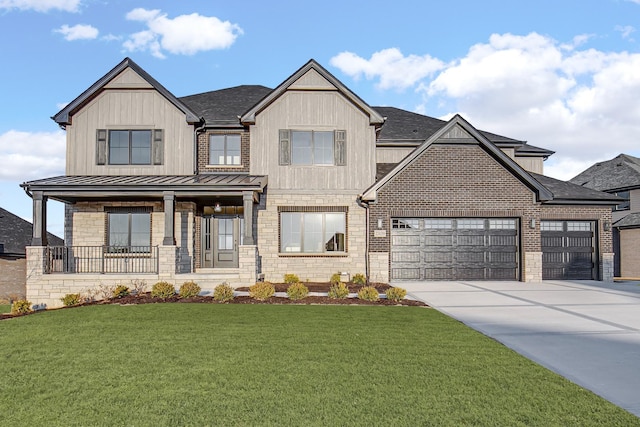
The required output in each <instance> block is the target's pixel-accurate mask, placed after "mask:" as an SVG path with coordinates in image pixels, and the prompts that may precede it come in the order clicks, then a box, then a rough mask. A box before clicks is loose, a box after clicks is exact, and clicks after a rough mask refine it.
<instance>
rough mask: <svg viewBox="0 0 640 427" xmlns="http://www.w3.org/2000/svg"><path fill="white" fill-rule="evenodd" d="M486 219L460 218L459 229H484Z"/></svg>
mask: <svg viewBox="0 0 640 427" xmlns="http://www.w3.org/2000/svg"><path fill="white" fill-rule="evenodd" d="M483 229H484V219H459V220H458V230H483Z"/></svg>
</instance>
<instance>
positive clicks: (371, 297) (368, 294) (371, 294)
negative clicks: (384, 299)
mask: <svg viewBox="0 0 640 427" xmlns="http://www.w3.org/2000/svg"><path fill="white" fill-rule="evenodd" d="M358 298H360V299H361V300H364V301H378V300H379V299H380V295H379V294H378V290H377V289H376V288H374V287H373V286H363V287H362V288H360V290H359V291H358Z"/></svg>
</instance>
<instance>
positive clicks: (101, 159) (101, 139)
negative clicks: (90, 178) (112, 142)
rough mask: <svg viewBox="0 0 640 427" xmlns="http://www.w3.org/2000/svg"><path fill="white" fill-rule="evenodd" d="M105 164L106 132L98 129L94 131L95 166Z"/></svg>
mask: <svg viewBox="0 0 640 427" xmlns="http://www.w3.org/2000/svg"><path fill="white" fill-rule="evenodd" d="M106 163H107V130H106V129H98V130H97V131H96V164H97V165H104V164H106Z"/></svg>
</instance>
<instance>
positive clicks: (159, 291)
mask: <svg viewBox="0 0 640 427" xmlns="http://www.w3.org/2000/svg"><path fill="white" fill-rule="evenodd" d="M175 294H176V288H175V286H173V285H172V284H171V283H168V282H158V283H156V284H154V285H153V287H152V288H151V296H152V297H153V298H169V297H172V296H174V295H175Z"/></svg>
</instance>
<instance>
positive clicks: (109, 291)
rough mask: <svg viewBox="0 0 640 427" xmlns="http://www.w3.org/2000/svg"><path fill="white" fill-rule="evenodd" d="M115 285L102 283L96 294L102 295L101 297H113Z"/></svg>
mask: <svg viewBox="0 0 640 427" xmlns="http://www.w3.org/2000/svg"><path fill="white" fill-rule="evenodd" d="M115 290H116V287H115V286H109V285H104V284H102V283H100V284H99V285H98V290H97V291H96V295H98V296H99V297H100V299H109V298H113V293H114V292H115Z"/></svg>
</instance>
